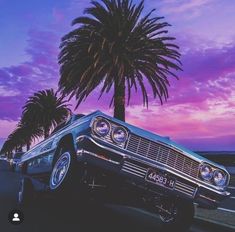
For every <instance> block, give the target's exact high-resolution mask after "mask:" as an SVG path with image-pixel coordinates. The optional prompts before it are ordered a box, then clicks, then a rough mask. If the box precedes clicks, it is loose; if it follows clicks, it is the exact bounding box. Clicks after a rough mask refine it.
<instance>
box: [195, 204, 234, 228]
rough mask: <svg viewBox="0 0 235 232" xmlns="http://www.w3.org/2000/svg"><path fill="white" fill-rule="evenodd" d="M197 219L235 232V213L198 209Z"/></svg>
mask: <svg viewBox="0 0 235 232" xmlns="http://www.w3.org/2000/svg"><path fill="white" fill-rule="evenodd" d="M195 218H196V220H197V221H201V222H202V223H213V224H215V225H217V226H221V227H223V228H228V229H232V230H234V231H235V213H231V212H225V211H222V210H218V209H217V210H207V209H201V208H196V211H195Z"/></svg>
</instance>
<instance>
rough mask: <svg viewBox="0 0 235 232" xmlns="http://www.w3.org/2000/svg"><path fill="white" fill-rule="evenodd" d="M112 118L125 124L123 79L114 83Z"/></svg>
mask: <svg viewBox="0 0 235 232" xmlns="http://www.w3.org/2000/svg"><path fill="white" fill-rule="evenodd" d="M114 117H115V118H117V119H120V120H122V121H124V122H125V79H124V78H123V79H122V81H121V82H120V81H119V80H118V79H115V81H114Z"/></svg>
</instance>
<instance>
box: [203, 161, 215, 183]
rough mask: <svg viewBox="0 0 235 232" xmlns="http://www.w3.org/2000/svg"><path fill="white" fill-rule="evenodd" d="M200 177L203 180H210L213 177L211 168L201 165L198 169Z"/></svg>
mask: <svg viewBox="0 0 235 232" xmlns="http://www.w3.org/2000/svg"><path fill="white" fill-rule="evenodd" d="M200 175H201V177H202V179H204V180H211V178H212V176H213V172H212V168H211V166H210V165H208V164H203V165H202V166H201V168H200Z"/></svg>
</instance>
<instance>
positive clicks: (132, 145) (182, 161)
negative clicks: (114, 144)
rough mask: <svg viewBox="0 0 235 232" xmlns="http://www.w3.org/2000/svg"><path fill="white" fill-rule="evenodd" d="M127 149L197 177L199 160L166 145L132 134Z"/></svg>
mask: <svg viewBox="0 0 235 232" xmlns="http://www.w3.org/2000/svg"><path fill="white" fill-rule="evenodd" d="M126 149H127V150H128V151H131V152H133V153H136V154H138V155H141V156H144V157H147V158H149V159H151V160H154V161H157V162H159V163H162V164H165V165H166V166H169V167H171V168H174V169H176V170H178V171H180V172H183V173H185V174H187V175H189V176H192V177H195V178H197V175H198V169H199V162H197V161H195V160H193V159H191V158H189V157H187V156H185V155H183V154H181V153H179V152H177V151H175V150H173V149H171V148H168V147H166V146H164V145H161V144H158V143H156V142H152V141H150V140H147V139H145V138H141V137H139V136H136V135H133V134H131V135H130V137H129V140H128V143H127V146H126Z"/></svg>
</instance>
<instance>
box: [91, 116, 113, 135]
mask: <svg viewBox="0 0 235 232" xmlns="http://www.w3.org/2000/svg"><path fill="white" fill-rule="evenodd" d="M94 130H95V132H96V134H98V135H100V136H102V137H104V136H106V135H107V134H108V133H109V131H110V124H109V122H108V121H107V120H105V119H98V120H97V121H96V122H95V123H94Z"/></svg>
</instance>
